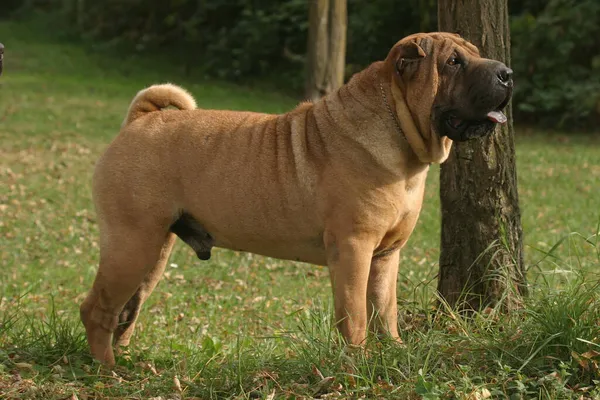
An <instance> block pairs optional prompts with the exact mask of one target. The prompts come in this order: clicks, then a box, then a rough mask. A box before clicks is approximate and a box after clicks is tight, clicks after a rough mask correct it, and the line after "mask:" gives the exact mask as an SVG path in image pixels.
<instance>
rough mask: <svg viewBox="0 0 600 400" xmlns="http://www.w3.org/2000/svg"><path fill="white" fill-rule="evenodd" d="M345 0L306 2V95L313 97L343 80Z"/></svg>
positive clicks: (345, 22)
mask: <svg viewBox="0 0 600 400" xmlns="http://www.w3.org/2000/svg"><path fill="white" fill-rule="evenodd" d="M347 14H348V13H347V10H346V0H314V1H312V2H311V5H310V15H309V29H308V57H307V61H308V65H307V76H306V97H307V98H308V99H309V100H313V101H314V100H317V99H319V98H320V97H321V96H324V95H326V94H327V93H329V92H331V91H333V90H335V89H337V88H339V87H340V86H342V85H343V84H344V64H345V62H346V26H347V19H348V15H347Z"/></svg>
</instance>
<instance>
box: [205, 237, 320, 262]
mask: <svg viewBox="0 0 600 400" xmlns="http://www.w3.org/2000/svg"><path fill="white" fill-rule="evenodd" d="M317 239H318V238H314V240H310V239H309V240H305V241H295V242H277V243H269V242H266V241H261V240H258V241H243V243H240V246H236V245H235V243H222V242H219V241H216V243H215V246H216V247H220V248H225V249H230V250H235V251H244V252H248V253H254V254H259V255H263V256H267V257H273V258H279V259H282V260H291V261H300V262H306V263H310V264H317V265H326V264H327V260H326V257H325V250H324V248H323V245H322V244H319V243H317ZM311 242H314V243H311Z"/></svg>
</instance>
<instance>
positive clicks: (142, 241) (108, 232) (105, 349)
mask: <svg viewBox="0 0 600 400" xmlns="http://www.w3.org/2000/svg"><path fill="white" fill-rule="evenodd" d="M101 228H102V226H101ZM104 228H107V227H106V226H105V227H104ZM167 229H168V227H166V226H164V227H161V226H143V227H142V226H136V227H126V226H123V225H119V226H118V227H110V229H104V232H101V233H103V234H102V236H101V240H100V266H99V267H98V273H97V275H96V279H95V280H94V284H93V286H92V289H91V290H90V292H89V293H88V295H87V297H86V299H85V300H84V302H83V303H82V304H81V307H80V314H81V320H82V322H83V324H84V326H85V330H86V334H87V339H88V344H89V346H90V351H91V353H92V356H93V357H94V358H95V359H97V360H99V361H101V362H103V363H105V364H107V365H114V363H115V358H114V354H113V350H112V346H111V337H112V334H113V332H114V331H115V330H116V329H117V325H118V321H119V314H120V313H121V311H122V310H123V306H125V304H126V303H127V302H128V301H129V300H130V299H131V298H132V296H133V295H134V294H135V293H136V291H137V290H138V289H139V288H140V286H141V285H142V283H143V282H144V280H145V279H146V277H147V276H148V273H149V272H150V271H152V269H153V268H154V267H155V266H156V265H157V262H158V260H159V258H160V257H161V255H162V253H164V244H165V241H166V240H167V238H168V236H171V235H170V234H169V233H167Z"/></svg>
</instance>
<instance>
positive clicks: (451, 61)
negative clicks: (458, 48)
mask: <svg viewBox="0 0 600 400" xmlns="http://www.w3.org/2000/svg"><path fill="white" fill-rule="evenodd" d="M446 64H448V65H458V64H460V59H459V58H458V56H452V57H450V58H449V59H448V61H446Z"/></svg>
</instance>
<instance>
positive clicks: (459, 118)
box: [80, 33, 512, 365]
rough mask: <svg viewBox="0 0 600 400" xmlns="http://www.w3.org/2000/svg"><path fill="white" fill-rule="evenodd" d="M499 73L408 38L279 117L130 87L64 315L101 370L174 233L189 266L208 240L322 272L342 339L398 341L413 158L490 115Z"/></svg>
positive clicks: (496, 106) (422, 171)
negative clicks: (91, 264)
mask: <svg viewBox="0 0 600 400" xmlns="http://www.w3.org/2000/svg"><path fill="white" fill-rule="evenodd" d="M511 75H512V71H511V70H510V69H509V68H508V67H506V66H505V65H504V64H503V63H501V62H498V61H494V60H490V59H485V58H482V57H480V55H479V51H478V49H477V48H476V47H475V46H474V45H472V44H470V43H469V42H467V41H465V40H464V39H462V38H461V37H460V36H458V35H455V34H450V33H424V34H415V35H411V36H408V37H406V38H404V39H402V40H400V41H399V42H398V43H396V45H394V47H392V49H391V50H390V52H389V54H388V56H387V57H386V59H385V60H383V61H378V62H375V63H373V64H371V65H370V66H369V67H368V68H366V69H365V70H363V71H362V72H359V73H357V74H355V75H354V76H353V77H352V78H351V79H350V81H349V82H348V83H347V84H345V85H344V86H342V87H341V88H340V89H339V90H337V91H335V92H333V93H331V94H328V95H327V96H325V97H324V98H322V99H320V100H319V101H316V102H314V103H301V104H300V105H298V106H297V107H296V108H294V109H293V110H291V111H289V112H287V113H285V114H281V115H273V114H262V113H255V112H238V111H226V110H207V109H200V108H197V107H196V103H195V101H194V98H193V97H192V96H191V95H190V94H189V93H187V92H186V91H185V90H184V89H182V88H180V87H177V86H174V85H171V84H161V85H154V86H150V87H148V88H146V89H144V90H142V91H140V92H139V93H137V95H136V96H135V98H134V99H133V101H132V102H131V105H130V107H129V110H128V111H127V114H126V117H125V120H124V121H123V123H122V126H121V131H120V133H119V134H118V136H117V137H116V138H115V139H114V140H113V142H112V143H111V144H110V145H109V146H108V148H107V150H106V151H105V153H104V154H103V155H102V156H101V157H100V159H99V161H98V163H97V165H96V168H95V172H94V177H93V198H94V205H95V208H96V211H97V215H98V223H99V229H100V265H99V269H98V273H97V275H96V278H95V281H94V283H93V286H92V288H91V290H90V291H89V293H88V294H87V297H86V299H85V300H84V302H83V303H82V305H81V308H80V313H81V319H82V321H83V324H84V326H85V329H86V333H87V340H88V343H89V346H90V349H91V353H92V355H93V357H94V358H96V359H98V360H100V361H102V362H104V363H105V364H108V365H112V364H114V362H115V359H114V353H113V349H112V345H113V344H114V345H115V346H124V345H127V344H129V340H130V338H131V335H132V333H133V330H134V327H135V321H136V318H137V317H138V315H139V313H140V308H141V306H142V304H143V303H144V301H145V300H146V299H147V298H148V296H149V295H150V294H151V293H152V290H153V289H154V288H155V286H156V284H157V283H158V281H159V280H160V278H161V275H162V274H163V271H164V269H165V265H166V263H167V259H168V257H169V253H170V252H171V248H172V247H173V243H174V241H175V239H176V237H179V238H180V239H181V240H183V241H184V242H185V243H187V244H188V245H189V246H190V247H191V248H192V249H193V250H194V251H195V252H196V254H197V255H198V257H199V258H200V259H201V260H206V259H208V258H210V255H211V249H212V248H213V247H220V248H225V249H233V250H237V251H244V252H252V253H255V254H262V255H265V256H270V257H276V258H280V259H287V260H295V261H302V262H307V263H312V264H318V265H327V266H328V268H329V271H330V277H331V284H332V288H333V297H334V308H335V319H336V324H337V327H338V329H339V330H340V332H341V334H342V336H343V337H344V338H345V340H346V342H347V343H348V344H352V345H360V344H361V343H362V342H363V341H364V340H365V338H366V337H367V332H368V331H369V330H372V331H374V332H377V333H379V334H386V335H389V336H391V337H392V338H394V339H396V340H398V341H400V336H399V334H398V327H397V299H396V280H397V273H398V262H399V252H400V250H401V249H402V247H403V246H404V245H405V244H406V241H407V240H408V238H409V236H410V234H411V232H412V230H413V228H414V227H415V223H416V221H417V218H418V216H419V212H420V210H421V203H422V200H423V191H424V185H425V177H426V175H427V171H428V169H429V166H430V164H431V163H441V162H443V161H444V160H446V158H447V157H448V153H449V151H450V147H451V146H452V142H453V141H456V140H457V141H464V140H468V139H471V138H476V137H481V136H484V135H488V134H490V133H491V132H493V131H494V127H495V124H497V123H504V122H506V116H505V115H504V114H503V112H502V110H503V108H504V107H505V106H506V105H507V103H508V101H509V99H510V97H511V93H512V77H511ZM167 107H171V108H168V109H167ZM173 107H174V108H175V109H173Z"/></svg>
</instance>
